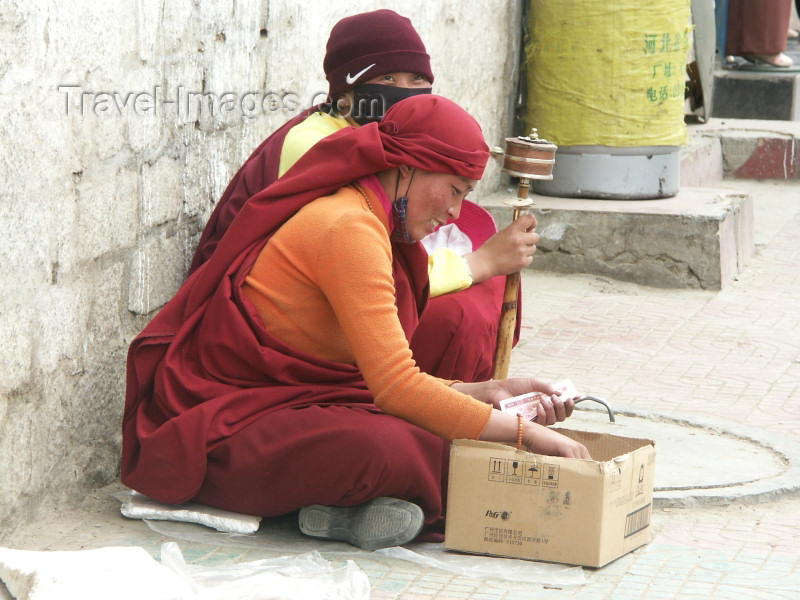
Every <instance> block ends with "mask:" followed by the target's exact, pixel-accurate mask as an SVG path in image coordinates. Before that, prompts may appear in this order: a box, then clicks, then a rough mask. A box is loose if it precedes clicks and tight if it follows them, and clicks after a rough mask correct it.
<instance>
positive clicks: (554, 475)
mask: <svg viewBox="0 0 800 600" xmlns="http://www.w3.org/2000/svg"><path fill="white" fill-rule="evenodd" d="M558 470H559V466H558V465H549V464H545V465H544V477H543V478H542V485H543V486H545V487H558Z"/></svg>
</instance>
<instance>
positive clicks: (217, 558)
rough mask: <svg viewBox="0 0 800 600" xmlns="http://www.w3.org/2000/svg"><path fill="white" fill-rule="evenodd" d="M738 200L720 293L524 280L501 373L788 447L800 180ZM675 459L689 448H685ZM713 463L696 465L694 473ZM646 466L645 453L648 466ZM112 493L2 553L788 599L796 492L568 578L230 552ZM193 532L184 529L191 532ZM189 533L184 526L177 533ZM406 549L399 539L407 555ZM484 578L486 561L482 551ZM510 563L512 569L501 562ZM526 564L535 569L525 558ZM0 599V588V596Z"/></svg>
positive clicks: (673, 516)
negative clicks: (175, 556)
mask: <svg viewBox="0 0 800 600" xmlns="http://www.w3.org/2000/svg"><path fill="white" fill-rule="evenodd" d="M720 185H721V186H724V187H730V188H734V189H741V190H744V191H748V192H750V193H751V194H753V197H754V205H755V218H756V232H755V234H756V235H755V239H756V253H755V256H754V258H753V260H752V262H751V263H750V264H749V265H748V266H747V267H745V268H744V269H743V270H742V272H741V273H740V275H739V277H738V278H737V280H736V281H734V282H733V283H732V284H730V285H729V286H727V287H726V288H724V289H723V290H721V291H718V292H713V291H703V290H676V289H655V288H646V287H642V286H637V285H635V284H631V283H621V282H616V281H611V280H608V279H604V278H600V277H595V276H591V275H558V274H548V273H542V272H534V271H530V272H526V273H524V275H523V291H524V293H523V299H522V302H523V311H524V320H523V331H522V338H521V341H520V343H519V345H518V346H517V347H516V348H515V350H514V352H513V355H512V363H511V374H512V375H526V376H536V377H540V378H544V379H549V380H552V381H556V380H559V379H563V378H565V377H569V378H571V379H572V380H573V381H574V382H575V383H576V385H577V386H578V388H579V389H580V390H582V391H584V392H586V393H592V394H594V395H597V396H600V397H603V398H605V399H607V400H608V401H609V402H611V403H612V405H618V406H629V407H635V408H636V409H642V410H652V411H654V412H663V413H670V414H680V415H685V416H686V417H687V418H691V417H702V418H703V419H704V420H706V421H708V420H715V421H718V422H720V423H722V424H725V423H728V424H738V425H747V426H750V427H756V428H758V429H759V430H761V431H763V432H764V433H765V434H766V435H767V436H769V435H770V434H773V435H780V436H783V437H788V438H789V439H790V440H793V441H796V442H797V443H800V237H798V234H797V232H798V231H800V183H798V182H797V181H794V182H792V181H789V182H786V181H781V182H768V181H763V182H757V181H732V180H726V181H723V182H721V184H720ZM685 451H686V452H687V453H691V452H692V447H691V440H690V439H687V444H686V449H685ZM714 460H715V457H714V456H713V455H712V456H709V457H708V463H709V469H713V468H714ZM656 469H658V458H657V461H656ZM118 489H119V485H118V484H115V485H112V486H110V487H109V488H105V489H101V490H98V491H97V492H96V493H95V494H93V495H92V496H91V497H89V498H86V499H85V500H84V501H83V502H82V503H80V504H77V505H75V506H69V507H56V508H54V509H52V510H50V511H43V512H42V515H41V520H39V521H37V522H36V523H31V524H30V526H28V527H25V528H23V529H21V530H19V531H17V532H14V534H13V535H10V536H9V535H7V536H2V538H3V544H2V545H5V546H12V547H19V548H31V549H37V550H44V549H81V548H89V547H99V546H109V545H139V546H143V547H145V548H146V549H147V550H149V551H150V552H151V553H152V554H153V555H154V556H156V557H158V555H159V554H158V553H159V548H160V545H161V543H163V542H165V541H170V540H173V541H178V543H179V546H180V547H181V550H182V551H183V553H184V555H185V556H186V558H187V560H188V561H189V562H191V563H194V564H206V565H213V564H232V563H240V562H245V561H251V560H256V559H261V558H269V557H272V556H280V555H285V554H295V553H300V552H306V551H309V550H311V549H316V550H318V551H320V552H321V553H322V554H323V556H325V557H326V558H328V559H329V560H331V561H333V562H334V563H340V562H342V561H343V560H345V559H352V560H354V561H355V562H356V564H358V566H359V567H360V568H361V569H362V570H363V571H364V572H366V574H367V575H368V577H369V579H370V583H371V598H373V599H376V600H395V599H403V600H432V599H459V600H522V599H525V600H527V599H529V598H532V597H536V598H580V599H581V600H595V599H596V600H604V599H625V600H628V599H643V600H644V599H647V600H651V599H660V598H663V599H677V598H680V599H682V600H686V599H694V598H698V599H700V598H702V599H704V600H707V599H709V598H711V599H731V600H733V599H736V600H738V599H740V598H743V597H749V598H751V599H754V600H760V599H775V598H787V599H789V598H798V597H800V536H798V531H800V497H797V495H793V494H784V495H778V496H776V497H775V498H774V499H772V500H769V501H766V502H759V503H754V504H748V503H747V502H746V501H741V500H736V501H734V499H732V500H731V502H730V504H728V505H721V506H720V505H717V506H706V505H689V506H684V507H680V508H660V509H659V508H656V509H655V510H654V513H653V529H654V536H653V539H652V541H651V543H650V544H648V545H646V546H644V547H642V548H640V549H638V550H636V551H634V552H632V553H630V554H627V555H625V556H623V557H621V558H619V559H618V560H616V561H614V562H612V563H611V564H609V565H607V566H605V567H603V568H600V569H582V570H579V572H578V573H579V574H580V582H579V583H576V584H571V583H567V584H565V583H558V581H556V580H553V579H552V578H551V577H550V576H549V575H545V576H543V579H542V582H539V583H535V582H531V581H519V580H514V575H509V576H508V577H510V579H509V578H502V577H497V576H493V577H488V576H481V577H472V576H469V575H467V574H464V573H454V572H453V571H449V570H444V569H440V568H434V567H428V566H423V565H419V564H416V563H410V562H406V561H403V560H397V559H393V558H388V557H385V556H381V555H376V554H371V553H362V552H353V551H347V550H346V549H344V548H342V545H339V544H325V543H322V544H320V543H317V542H315V541H313V540H309V539H308V538H303V537H302V536H300V534H298V533H296V528H295V526H294V524H293V523H286V522H279V521H276V522H274V523H269V524H267V525H266V527H265V528H262V529H266V534H265V537H264V540H265V541H264V542H263V543H260V545H259V543H256V544H255V545H250V546H248V545H241V544H237V543H229V541H228V540H226V539H225V538H219V537H217V538H215V537H213V536H205V537H193V536H194V533H191V532H189V530H179V529H175V530H170V529H169V528H166V529H165V528H164V527H161V528H160V529H159V528H152V527H148V526H147V525H146V524H145V523H143V522H141V521H132V520H126V519H124V518H122V517H121V516H120V514H119V504H118V502H117V501H116V500H114V499H113V498H112V497H111V493H112V492H113V491H116V490H118ZM192 531H193V530H192ZM186 532H189V533H186ZM410 547H411V549H415V546H413V545H412V546H410ZM479 561H480V562H481V564H483V565H485V566H486V567H487V568H489V569H490V570H491V569H493V568H495V565H501V563H500V562H498V561H499V559H492V558H482V559H479ZM513 562H523V563H524V562H525V561H513ZM527 564H529V565H535V564H536V563H527ZM501 571H502V567H500V566H498V567H497V569H496V574H499V573H500V572H501ZM4 593H5V597H8V595H7V592H4V590H2V586H1V585H0V598H3V597H4Z"/></svg>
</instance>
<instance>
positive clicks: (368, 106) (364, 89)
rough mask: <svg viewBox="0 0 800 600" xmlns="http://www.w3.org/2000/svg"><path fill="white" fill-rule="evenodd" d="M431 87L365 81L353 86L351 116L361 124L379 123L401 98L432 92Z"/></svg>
mask: <svg viewBox="0 0 800 600" xmlns="http://www.w3.org/2000/svg"><path fill="white" fill-rule="evenodd" d="M430 93H431V88H403V87H396V86H393V85H382V84H380V83H365V84H362V85H358V86H356V87H354V88H353V108H352V110H351V112H350V116H351V117H353V120H354V121H355V122H356V123H358V124H359V125H366V124H367V123H377V122H378V121H380V120H381V119H382V118H383V115H385V114H386V111H387V110H389V108H390V107H391V106H393V105H395V104H397V103H398V102H400V100H405V99H406V98H410V97H411V96H418V95H419V94H430Z"/></svg>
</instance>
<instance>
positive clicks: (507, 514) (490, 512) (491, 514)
mask: <svg viewBox="0 0 800 600" xmlns="http://www.w3.org/2000/svg"><path fill="white" fill-rule="evenodd" d="M484 516H486V517H492V518H493V519H496V518H497V517H500V518H501V519H503V521H506V520H508V519H509V518H510V517H511V513H510V512H508V511H507V510H504V511H499V510H492V509H491V508H490V509H489V510H487V511H486V514H485V515H484Z"/></svg>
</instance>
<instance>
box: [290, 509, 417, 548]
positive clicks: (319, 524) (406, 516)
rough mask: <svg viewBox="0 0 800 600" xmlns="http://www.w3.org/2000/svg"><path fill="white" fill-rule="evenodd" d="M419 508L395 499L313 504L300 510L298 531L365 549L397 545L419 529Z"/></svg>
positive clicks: (408, 539) (411, 536)
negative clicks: (353, 503) (348, 503)
mask: <svg viewBox="0 0 800 600" xmlns="http://www.w3.org/2000/svg"><path fill="white" fill-rule="evenodd" d="M423 522H424V515H423V514H422V509H421V508H420V507H419V506H417V505H416V504H413V503H411V502H406V501H405V500H399V499H397V498H384V497H380V498H375V499H374V500H370V501H369V502H366V503H364V504H360V505H358V506H351V507H348V506H322V505H319V504H312V505H311V506H306V507H303V508H301V509H300V516H299V524H300V531H302V532H303V533H304V534H306V535H308V536H311V537H319V538H329V539H334V540H339V541H342V542H348V543H350V544H352V545H354V546H358V547H359V548H362V549H364V550H378V549H379V548H389V547H391V546H400V545H402V544H406V543H408V542H410V541H411V540H413V539H414V538H415V537H417V535H419V532H420V531H421V530H422V525H423Z"/></svg>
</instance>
